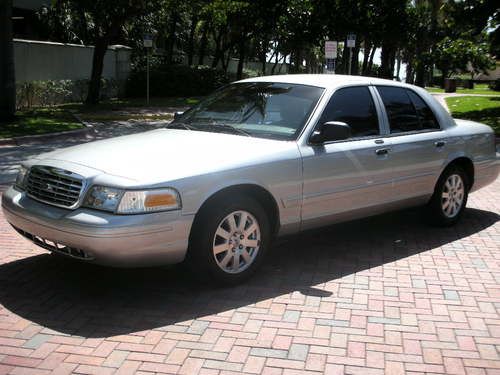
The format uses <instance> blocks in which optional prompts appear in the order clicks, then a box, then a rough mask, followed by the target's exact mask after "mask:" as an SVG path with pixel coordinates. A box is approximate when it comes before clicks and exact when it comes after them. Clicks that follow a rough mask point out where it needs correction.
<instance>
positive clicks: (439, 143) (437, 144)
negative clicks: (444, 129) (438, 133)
mask: <svg viewBox="0 0 500 375" xmlns="http://www.w3.org/2000/svg"><path fill="white" fill-rule="evenodd" d="M445 144H446V142H445V141H437V142H434V146H436V147H443V146H444V145H445Z"/></svg>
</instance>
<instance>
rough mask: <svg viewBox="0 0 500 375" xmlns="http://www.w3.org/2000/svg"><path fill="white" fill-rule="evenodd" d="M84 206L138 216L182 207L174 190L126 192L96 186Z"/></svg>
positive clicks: (88, 195)
mask: <svg viewBox="0 0 500 375" xmlns="http://www.w3.org/2000/svg"><path fill="white" fill-rule="evenodd" d="M84 206H86V207H90V208H95V209H98V210H104V211H111V212H116V213H117V214H138V213H147V212H157V211H169V210H176V209H179V208H180V207H181V201H180V197H179V194H178V193H177V191H176V190H174V189H169V188H167V189H152V190H143V191H125V190H121V189H117V188H111V187H106V186H94V187H92V189H90V191H89V193H88V194H87V197H86V199H85V203H84Z"/></svg>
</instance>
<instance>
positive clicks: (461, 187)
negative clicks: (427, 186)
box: [427, 166, 470, 226]
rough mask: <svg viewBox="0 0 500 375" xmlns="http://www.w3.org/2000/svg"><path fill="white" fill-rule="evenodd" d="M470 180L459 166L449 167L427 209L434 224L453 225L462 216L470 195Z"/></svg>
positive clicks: (437, 185) (439, 181) (438, 183)
mask: <svg viewBox="0 0 500 375" xmlns="http://www.w3.org/2000/svg"><path fill="white" fill-rule="evenodd" d="M469 186H470V185H469V180H468V177H467V174H466V173H465V171H464V170H463V169H462V168H460V167H459V166H450V167H448V168H447V169H446V170H445V171H444V172H443V174H442V175H441V177H439V180H438V182H437V184H436V187H435V189H434V194H433V196H432V198H431V200H430V202H429V204H428V207H427V211H428V215H429V219H430V221H431V223H432V224H434V225H438V226H451V225H454V224H456V223H457V222H458V221H459V220H460V217H461V216H462V214H463V212H464V210H465V206H466V204H467V199H468V195H469Z"/></svg>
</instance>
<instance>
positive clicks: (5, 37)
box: [0, 0, 16, 120]
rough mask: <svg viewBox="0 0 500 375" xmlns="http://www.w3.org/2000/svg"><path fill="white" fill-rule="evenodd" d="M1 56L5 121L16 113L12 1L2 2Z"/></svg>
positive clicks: (0, 108) (0, 104)
mask: <svg viewBox="0 0 500 375" xmlns="http://www.w3.org/2000/svg"><path fill="white" fill-rule="evenodd" d="M0 56H2V57H1V58H0V120H4V119H8V118H10V117H13V116H14V113H15V111H16V78H15V70H14V44H13V41H12V0H2V1H0Z"/></svg>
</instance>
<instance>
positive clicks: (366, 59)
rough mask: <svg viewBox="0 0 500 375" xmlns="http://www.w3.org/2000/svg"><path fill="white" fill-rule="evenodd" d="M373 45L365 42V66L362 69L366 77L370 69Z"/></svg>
mask: <svg viewBox="0 0 500 375" xmlns="http://www.w3.org/2000/svg"><path fill="white" fill-rule="evenodd" d="M370 52H371V44H370V42H368V41H366V40H365V49H364V51H363V65H362V67H361V74H362V75H364V76H365V75H366V74H367V69H368V60H369V58H370Z"/></svg>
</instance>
